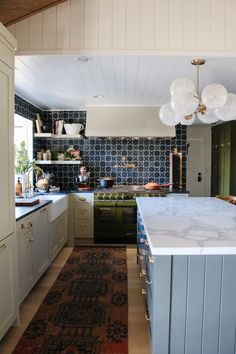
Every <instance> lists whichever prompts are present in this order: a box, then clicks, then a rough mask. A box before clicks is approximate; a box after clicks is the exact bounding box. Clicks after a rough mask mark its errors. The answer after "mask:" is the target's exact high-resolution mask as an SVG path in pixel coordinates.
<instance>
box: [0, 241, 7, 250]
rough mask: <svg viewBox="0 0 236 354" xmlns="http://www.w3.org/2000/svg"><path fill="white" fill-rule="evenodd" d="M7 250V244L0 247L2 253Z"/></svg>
mask: <svg viewBox="0 0 236 354" xmlns="http://www.w3.org/2000/svg"><path fill="white" fill-rule="evenodd" d="M6 248H7V246H6V245H5V243H4V244H3V245H2V246H0V252H2V251H3V250H5V249H6Z"/></svg>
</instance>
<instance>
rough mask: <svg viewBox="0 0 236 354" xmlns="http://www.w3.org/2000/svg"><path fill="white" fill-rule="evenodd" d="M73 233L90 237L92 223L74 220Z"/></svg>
mask: <svg viewBox="0 0 236 354" xmlns="http://www.w3.org/2000/svg"><path fill="white" fill-rule="evenodd" d="M73 227H74V235H75V236H81V237H91V236H92V225H91V224H90V223H88V221H83V220H78V219H77V220H74V222H73Z"/></svg>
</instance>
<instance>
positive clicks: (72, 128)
mask: <svg viewBox="0 0 236 354" xmlns="http://www.w3.org/2000/svg"><path fill="white" fill-rule="evenodd" d="M64 128H65V131H66V134H68V135H71V134H79V133H80V132H81V130H83V129H84V126H83V125H82V124H80V123H72V124H64Z"/></svg>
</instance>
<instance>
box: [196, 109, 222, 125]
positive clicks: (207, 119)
mask: <svg viewBox="0 0 236 354" xmlns="http://www.w3.org/2000/svg"><path fill="white" fill-rule="evenodd" d="M197 116H198V118H199V120H200V121H201V122H202V123H205V124H211V123H215V122H217V121H218V119H219V118H218V117H217V116H216V115H215V111H214V110H213V109H207V110H206V112H204V113H202V112H197Z"/></svg>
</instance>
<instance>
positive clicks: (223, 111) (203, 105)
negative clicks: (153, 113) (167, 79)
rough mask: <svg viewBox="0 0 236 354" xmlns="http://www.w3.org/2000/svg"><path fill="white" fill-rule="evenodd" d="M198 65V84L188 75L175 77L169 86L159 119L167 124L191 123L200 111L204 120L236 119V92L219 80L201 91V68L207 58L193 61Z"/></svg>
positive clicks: (204, 121) (207, 122) (206, 121)
mask: <svg viewBox="0 0 236 354" xmlns="http://www.w3.org/2000/svg"><path fill="white" fill-rule="evenodd" d="M191 63H192V65H194V66H196V86H195V85H194V83H193V81H191V80H190V79H188V78H185V77H183V78H179V79H176V80H175V81H174V82H173V83H172V84H171V86H170V95H171V99H170V102H168V103H166V104H164V105H163V106H161V108H160V120H161V121H162V123H164V124H165V125H169V126H174V125H176V124H178V123H180V124H182V125H191V124H193V123H194V121H195V115H196V114H197V116H198V118H199V120H200V121H201V122H202V123H206V124H212V123H215V122H217V121H218V120H219V119H220V120H222V121H226V120H233V119H236V95H235V94H233V93H229V94H228V93H227V91H226V89H225V87H224V86H223V85H220V84H214V83H213V84H210V85H207V86H206V87H205V88H204V89H203V91H202V94H201V95H200V93H199V68H200V66H201V65H203V64H205V59H202V58H197V59H193V60H192V61H191Z"/></svg>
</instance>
